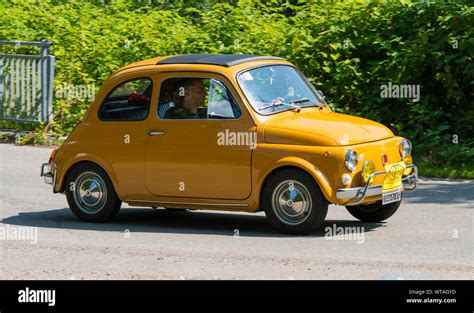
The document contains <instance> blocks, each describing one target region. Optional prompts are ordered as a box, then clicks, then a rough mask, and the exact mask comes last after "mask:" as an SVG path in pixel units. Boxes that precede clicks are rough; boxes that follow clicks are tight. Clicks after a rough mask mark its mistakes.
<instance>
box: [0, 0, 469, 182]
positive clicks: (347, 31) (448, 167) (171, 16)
mask: <svg viewBox="0 0 474 313" xmlns="http://www.w3.org/2000/svg"><path fill="white" fill-rule="evenodd" d="M468 3H469V1H465V2H463V1H458V2H434V3H433V2H427V1H425V2H413V3H412V2H409V1H402V2H397V1H394V2H391V1H387V2H385V1H373V2H369V1H342V2H341V1H276V0H274V1H250V0H241V1H229V2H227V3H219V1H184V0H183V1H173V2H171V1H164V0H161V1H153V0H152V1H148V0H142V1H133V0H111V1H59V0H48V1H25V0H14V1H10V2H5V1H4V2H1V3H0V14H1V16H2V18H1V19H0V39H8V40H41V39H48V40H50V41H52V42H53V44H54V46H53V47H52V52H53V54H54V55H55V56H56V78H55V84H56V85H62V84H65V83H67V84H94V85H95V86H96V87H97V88H98V87H99V86H100V85H101V83H102V82H103V81H104V80H105V79H106V78H107V77H108V76H109V75H110V74H111V73H112V72H113V71H114V70H116V69H117V68H119V67H121V66H124V65H126V64H128V63H131V62H134V61H137V60H142V59H146V58H151V57H155V56H163V55H171V54H183V53H249V54H270V55H276V56H281V57H284V58H287V59H288V60H290V61H291V62H293V63H294V64H296V65H297V66H298V67H299V68H300V69H302V71H303V72H304V73H305V74H306V75H307V76H308V77H309V78H310V79H311V81H312V82H313V83H314V84H315V85H317V86H318V87H319V88H320V89H322V90H324V92H325V94H326V97H327V100H328V101H329V102H330V103H331V104H332V105H333V106H334V108H335V109H336V110H337V111H341V112H349V113H351V114H355V115H360V116H364V117H367V118H370V119H373V120H377V121H380V122H381V123H383V124H385V125H387V126H389V127H390V128H391V129H392V130H393V131H394V132H395V133H397V134H399V135H402V136H405V137H407V138H409V139H411V140H412V142H413V145H414V149H415V160H416V162H417V163H419V164H420V165H421V167H422V170H421V173H422V174H425V175H438V176H449V177H471V178H473V177H474V162H473V161H472V158H473V157H474V139H473V127H474V126H473V124H474V107H473V101H472V99H473V93H474V88H473V84H474V77H473V76H474V75H473V73H474V64H473V55H474V38H473V30H472V29H473V27H472V26H473V25H474V18H473V16H474V14H473V13H474V8H473V7H471V6H469V4H468ZM456 43H457V46H456ZM24 49H25V48H20V50H24ZM3 50H5V48H4V49H3ZM389 82H391V83H392V84H409V85H413V84H415V85H420V86H421V98H420V101H419V102H413V101H411V100H409V99H384V98H381V97H380V86H381V85H382V84H387V83H389ZM87 106H88V103H86V102H78V101H70V100H62V99H56V100H55V101H54V116H55V119H54V121H53V123H52V125H51V128H50V130H47V131H48V132H50V133H51V132H52V133H53V134H58V135H66V134H67V133H68V132H70V131H71V129H72V128H73V127H74V125H75V124H76V123H77V121H78V120H80V118H81V116H82V115H83V113H84V112H85V110H86V109H87ZM41 127H42V128H41V129H43V128H44V125H41ZM453 139H457V142H458V143H455V142H453ZM454 141H455V140H454Z"/></svg>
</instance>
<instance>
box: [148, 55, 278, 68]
mask: <svg viewBox="0 0 474 313" xmlns="http://www.w3.org/2000/svg"><path fill="white" fill-rule="evenodd" d="M260 60H284V59H283V58H279V57H272V56H258V55H250V54H183V55H178V56H174V57H169V58H166V59H164V60H161V61H159V62H157V63H156V64H211V65H220V66H225V67H229V66H233V65H237V64H241V63H246V62H252V61H260Z"/></svg>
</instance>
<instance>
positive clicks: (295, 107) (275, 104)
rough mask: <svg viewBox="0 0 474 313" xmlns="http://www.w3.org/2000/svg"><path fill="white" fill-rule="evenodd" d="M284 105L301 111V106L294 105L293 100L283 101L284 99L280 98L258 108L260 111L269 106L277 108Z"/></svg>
mask: <svg viewBox="0 0 474 313" xmlns="http://www.w3.org/2000/svg"><path fill="white" fill-rule="evenodd" d="M308 101H309V100H308ZM282 105H287V106H290V107H291V109H292V110H293V111H296V112H299V111H301V107H299V106H297V105H294V104H293V102H292V103H284V102H282V101H280V100H278V101H275V102H273V103H272V104H270V105H267V106H264V107H262V108H260V109H258V110H259V111H260V110H265V109H269V108H276V107H279V106H282Z"/></svg>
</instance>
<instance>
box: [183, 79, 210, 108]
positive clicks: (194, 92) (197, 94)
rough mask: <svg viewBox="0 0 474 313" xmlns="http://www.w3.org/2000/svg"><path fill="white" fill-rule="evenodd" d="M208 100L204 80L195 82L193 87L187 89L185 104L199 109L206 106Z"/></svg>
mask: <svg viewBox="0 0 474 313" xmlns="http://www.w3.org/2000/svg"><path fill="white" fill-rule="evenodd" d="M205 98H206V88H205V86H204V83H203V82H202V80H199V79H196V80H193V84H192V86H190V87H188V88H186V96H185V97H184V102H185V103H187V104H189V105H192V106H193V107H195V108H197V107H200V106H202V105H204V99H205Z"/></svg>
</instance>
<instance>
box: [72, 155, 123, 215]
mask: <svg viewBox="0 0 474 313" xmlns="http://www.w3.org/2000/svg"><path fill="white" fill-rule="evenodd" d="M66 183H67V185H66V188H65V192H66V198H67V201H68V203H69V207H70V208H71V211H72V212H73V213H74V215H75V216H76V217H77V218H78V219H79V220H81V221H85V222H105V221H108V220H110V219H112V218H113V217H114V216H115V215H116V214H117V212H118V211H119V210H120V206H121V205H122V202H121V201H120V199H119V198H118V196H117V194H116V193H115V189H114V186H113V184H112V182H111V180H110V178H109V176H108V175H107V173H106V172H105V171H104V170H103V169H102V168H100V167H99V166H98V165H95V164H93V163H81V164H79V165H77V166H76V167H74V168H73V169H72V170H71V172H70V173H69V175H68V179H67V182H66Z"/></svg>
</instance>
